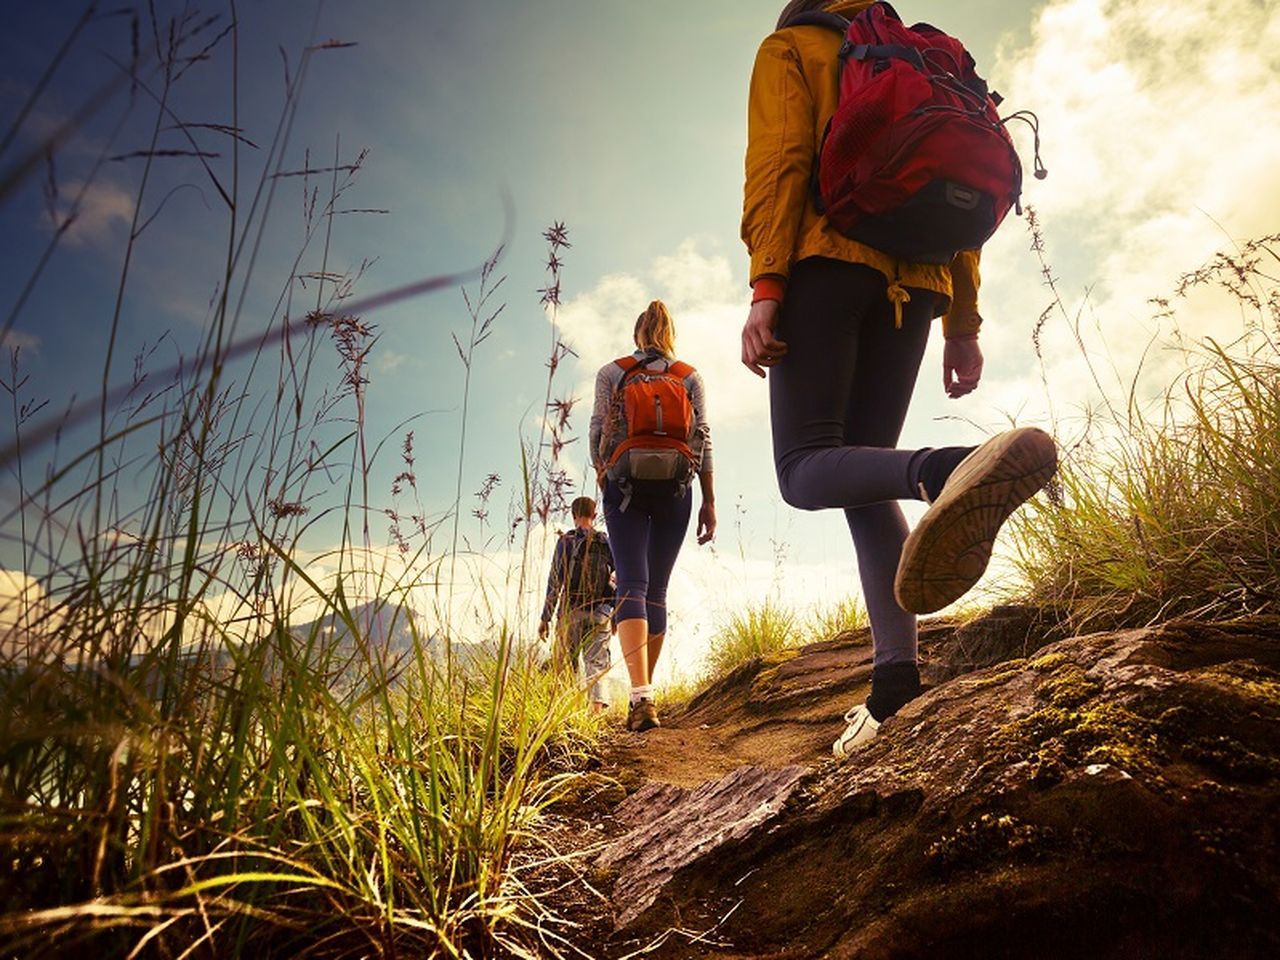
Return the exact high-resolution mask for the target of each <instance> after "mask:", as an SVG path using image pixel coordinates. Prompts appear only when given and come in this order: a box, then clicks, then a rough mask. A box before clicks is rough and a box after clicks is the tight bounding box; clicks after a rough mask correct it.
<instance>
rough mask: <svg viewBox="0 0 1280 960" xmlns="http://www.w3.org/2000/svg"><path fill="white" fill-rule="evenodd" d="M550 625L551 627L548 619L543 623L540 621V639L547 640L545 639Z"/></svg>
mask: <svg viewBox="0 0 1280 960" xmlns="http://www.w3.org/2000/svg"><path fill="white" fill-rule="evenodd" d="M550 627H551V624H549V623H547V621H545V620H543V621H542V622H541V623H539V624H538V639H539V640H545V639H547V630H548V629H549V628H550Z"/></svg>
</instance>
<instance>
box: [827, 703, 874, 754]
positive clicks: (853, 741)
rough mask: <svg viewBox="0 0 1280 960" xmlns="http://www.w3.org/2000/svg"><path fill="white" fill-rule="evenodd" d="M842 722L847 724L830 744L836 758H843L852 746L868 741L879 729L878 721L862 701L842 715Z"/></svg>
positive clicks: (858, 745)
mask: <svg viewBox="0 0 1280 960" xmlns="http://www.w3.org/2000/svg"><path fill="white" fill-rule="evenodd" d="M844 722H845V723H846V724H848V726H846V727H845V728H844V733H842V734H840V736H839V737H838V738H837V739H836V742H835V743H833V744H832V745H831V753H832V754H833V755H834V756H835V758H836V759H837V760H843V759H844V758H845V757H847V756H849V753H850V752H851V751H852V750H853V748H854V747H860V746H862V745H863V744H864V743H868V742H870V741H871V739H872V738H873V737H874V736H875V735H876V734H877V733H878V732H879V730H880V721H879V720H877V719H876V718H875V717H873V716H872V715H871V711H870V710H868V709H867V707H866V705H865V704H862V703H860V704H858V705H857V706H856V707H854V708H853V709H852V710H850V711H849V712H848V713H846V714H845V715H844Z"/></svg>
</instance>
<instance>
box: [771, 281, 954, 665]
mask: <svg viewBox="0 0 1280 960" xmlns="http://www.w3.org/2000/svg"><path fill="white" fill-rule="evenodd" d="M886 286H887V285H886V282H885V279H884V276H883V275H882V274H880V273H879V272H878V271H876V270H873V269H872V268H870V267H866V266H863V265H861V264H854V263H845V262H843V261H840V260H829V259H826V258H823V257H810V258H808V259H805V260H802V261H800V262H799V263H798V264H796V266H795V268H794V270H793V271H792V274H791V278H790V280H789V281H788V284H787V293H786V299H785V300H784V301H783V304H782V310H781V319H780V322H779V328H778V338H779V339H780V340H782V341H784V342H785V343H786V344H787V355H786V357H785V358H783V360H782V361H781V362H780V363H779V364H777V365H776V366H775V367H774V368H773V369H772V371H771V372H770V374H769V405H770V417H771V420H772V424H773V457H774V464H775V466H776V468H777V471H778V486H779V488H780V490H781V492H782V498H783V499H784V500H786V501H787V503H789V504H791V505H792V506H794V507H799V508H801V509H803V510H820V509H824V508H830V507H835V508H841V509H843V510H844V513H845V517H846V519H847V520H848V523H849V531H850V532H851V533H852V535H853V544H854V549H855V550H856V552H857V556H858V572H859V575H860V577H861V580H862V593H863V598H864V600H865V602H866V605H867V614H868V616H869V617H870V620H871V631H872V638H873V641H874V644H875V663H876V665H877V666H879V665H882V664H887V663H904V662H914V661H915V659H916V618H915V617H914V616H913V615H911V614H909V613H907V612H906V611H905V610H903V609H902V608H901V607H899V606H898V603H897V601H896V600H895V599H894V596H893V578H894V574H895V573H896V572H897V568H898V559H899V557H900V556H901V554H902V544H903V541H904V540H905V539H906V537H907V523H906V519H905V518H904V517H903V515H902V511H901V509H899V507H898V505H897V503H895V502H894V501H896V500H903V499H914V498H916V497H917V492H916V483H917V482H918V480H919V476H918V474H919V467H920V463H921V462H922V461H923V459H924V455H925V454H926V453H927V452H928V450H927V449H925V450H898V449H895V445H896V444H897V442H898V437H899V435H900V434H901V433H902V424H903V421H904V420H905V419H906V415H907V407H908V405H909V404H910V402H911V394H912V391H913V390H914V388H915V382H916V374H917V372H918V371H919V369H920V360H921V358H922V357H923V355H924V348H925V343H926V341H927V340H928V338H929V327H930V322H931V320H932V317H933V306H934V296H935V295H934V294H933V293H930V292H929V291H926V290H910V291H909V293H910V294H911V300H910V302H909V303H907V304H905V305H904V307H903V310H902V327H901V328H900V329H899V328H897V327H895V326H894V312H893V305H892V304H891V303H890V302H889V300H888V298H887V297H886V294H885V290H886Z"/></svg>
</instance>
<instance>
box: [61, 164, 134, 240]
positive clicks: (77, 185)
mask: <svg viewBox="0 0 1280 960" xmlns="http://www.w3.org/2000/svg"><path fill="white" fill-rule="evenodd" d="M77 201H78V202H77ZM133 211H134V195H133V194H132V193H131V192H130V191H128V190H125V189H124V188H122V187H119V186H117V185H115V184H113V183H110V182H107V181H104V180H96V181H94V182H93V183H90V184H89V185H88V186H87V188H86V186H85V184H84V183H83V182H82V181H68V182H65V183H62V184H60V185H59V203H58V208H57V218H58V222H57V223H56V224H54V226H60V225H61V224H63V223H65V222H66V220H67V218H68V217H71V216H74V220H73V221H72V223H71V225H70V226H69V227H68V228H67V230H66V233H65V234H63V239H64V240H65V242H67V243H70V244H72V245H75V246H106V245H109V244H111V243H112V242H113V241H115V240H117V239H118V238H119V237H120V236H123V235H124V234H126V233H127V232H128V229H129V226H130V224H131V223H132V222H133Z"/></svg>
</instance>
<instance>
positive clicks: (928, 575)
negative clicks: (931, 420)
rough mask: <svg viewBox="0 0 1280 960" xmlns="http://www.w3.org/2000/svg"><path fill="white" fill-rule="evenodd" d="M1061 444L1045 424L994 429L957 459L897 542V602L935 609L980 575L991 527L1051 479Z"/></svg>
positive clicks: (995, 528) (993, 532)
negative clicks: (935, 494)
mask: <svg viewBox="0 0 1280 960" xmlns="http://www.w3.org/2000/svg"><path fill="white" fill-rule="evenodd" d="M1057 468H1058V449H1057V446H1056V445H1055V444H1054V442H1053V438H1052V437H1050V436H1049V435H1048V434H1047V433H1045V432H1044V431H1043V430H1037V429H1036V428H1035V427H1021V428H1019V429H1017V430H1007V431H1005V432H1004V433H1001V434H997V435H996V436H994V437H992V438H991V439H990V440H988V441H987V442H986V443H984V444H983V445H982V446H980V447H978V449H977V450H974V451H973V453H971V454H969V456H967V457H965V458H964V459H963V460H962V461H960V463H959V464H958V465H957V466H956V468H955V470H954V471H953V472H952V474H951V476H950V477H948V478H947V482H946V483H945V484H944V485H943V487H942V492H941V493H940V494H938V499H937V500H935V501H934V502H933V504H932V505H931V506H930V507H929V510H928V512H927V513H926V514H925V515H924V516H923V517H921V518H920V522H919V523H918V524H917V525H916V528H915V529H914V530H912V531H911V535H910V536H909V537H907V541H906V543H905V544H903V547H902V559H901V560H900V561H899V562H898V575H897V576H896V577H895V578H894V581H893V593H894V596H895V597H897V599H898V603H899V605H901V607H902V609H904V610H907V611H910V612H911V613H933V612H934V611H935V610H941V609H942V608H943V607H945V606H946V605H947V604H949V603H951V602H952V601H954V600H958V599H959V598H960V597H961V596H963V595H964V593H965V592H966V591H967V590H968V589H969V588H970V587H972V586H973V585H974V584H975V583H977V582H978V579H979V578H980V577H981V576H982V574H983V572H984V571H985V570H986V569H987V563H988V561H990V559H991V548H992V546H993V544H994V543H995V539H996V532H997V531H998V530H999V529H1000V526H1001V524H1003V523H1004V522H1005V520H1007V519H1009V515H1010V514H1011V513H1013V511H1014V510H1016V509H1018V507H1019V506H1021V505H1022V503H1023V502H1024V501H1026V500H1027V498H1028V497H1030V496H1031V495H1032V494H1034V493H1035V492H1036V491H1037V490H1039V489H1040V488H1041V487H1043V486H1044V485H1045V484H1046V483H1048V481H1049V478H1050V477H1052V476H1053V473H1054V471H1055V470H1057Z"/></svg>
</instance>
